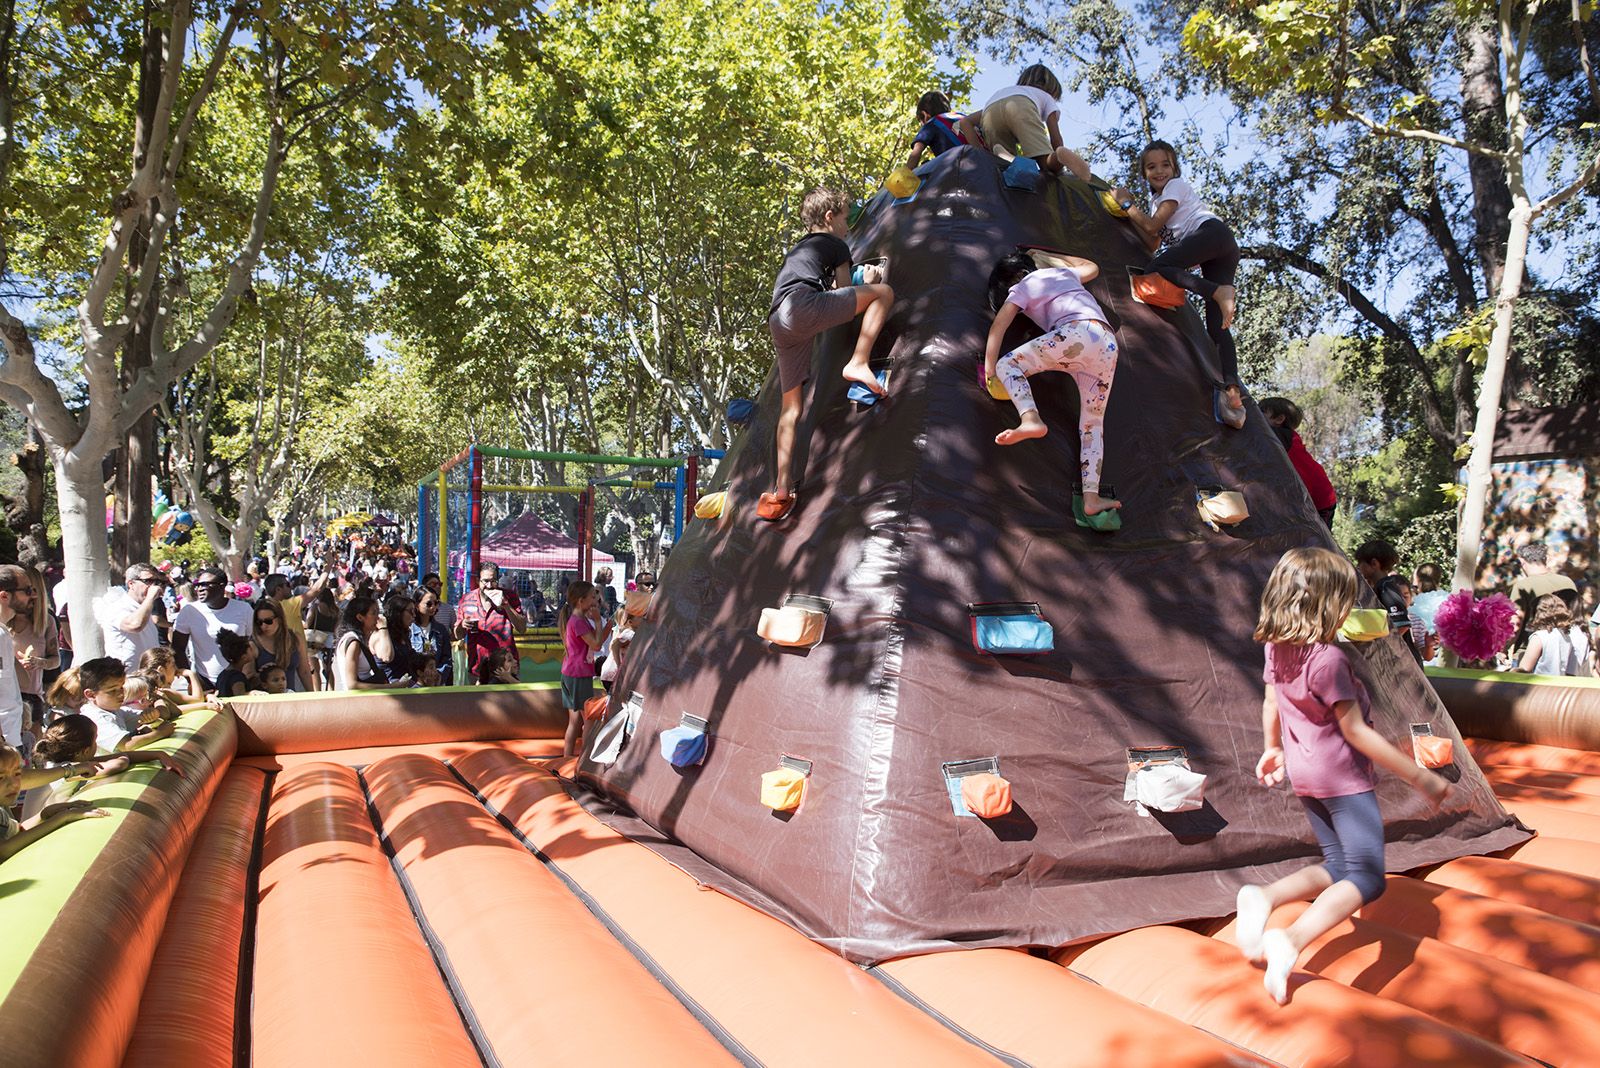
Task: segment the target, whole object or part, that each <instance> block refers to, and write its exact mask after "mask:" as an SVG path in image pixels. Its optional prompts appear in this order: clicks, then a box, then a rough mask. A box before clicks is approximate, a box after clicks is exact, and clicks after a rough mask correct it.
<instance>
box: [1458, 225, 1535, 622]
mask: <svg viewBox="0 0 1600 1068" xmlns="http://www.w3.org/2000/svg"><path fill="white" fill-rule="evenodd" d="M1510 223H1511V229H1510V235H1509V238H1508V240H1507V242H1506V258H1505V271H1504V272H1503V273H1502V275H1501V278H1502V284H1501V287H1500V289H1499V291H1498V292H1497V293H1496V295H1495V302H1494V333H1493V335H1491V337H1490V339H1489V357H1488V362H1487V363H1486V364H1485V365H1484V368H1483V381H1482V382H1481V383H1480V384H1479V386H1478V418H1477V422H1476V424H1475V425H1474V427H1473V431H1472V456H1471V458H1470V459H1469V460H1468V461H1467V497H1466V501H1465V503H1464V504H1463V505H1462V508H1461V521H1460V524H1459V525H1458V526H1457V528H1456V573H1455V577H1454V578H1453V579H1452V580H1451V586H1452V588H1454V589H1458V590H1470V589H1472V588H1473V586H1474V585H1475V584H1476V582H1477V577H1478V553H1479V549H1480V548H1481V543H1482V541H1483V516H1484V512H1485V510H1486V509H1487V505H1488V500H1489V482H1490V476H1491V474H1492V471H1491V467H1492V465H1493V463H1494V435H1495V429H1496V427H1497V426H1498V425H1499V422H1500V394H1501V389H1502V387H1503V386H1504V384H1505V375H1506V364H1507V363H1508V362H1509V357H1510V355H1511V317H1512V313H1513V312H1515V311H1516V307H1517V297H1518V296H1520V295H1521V293H1522V272H1523V267H1524V265H1525V264H1526V263H1527V257H1528V237H1529V235H1530V234H1531V233H1532V230H1533V212H1532V210H1531V207H1530V205H1529V204H1528V202H1527V200H1526V199H1525V198H1522V197H1518V198H1517V199H1516V201H1515V204H1514V206H1513V207H1512V209H1511V220H1510Z"/></svg>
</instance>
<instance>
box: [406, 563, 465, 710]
mask: <svg viewBox="0 0 1600 1068" xmlns="http://www.w3.org/2000/svg"><path fill="white" fill-rule="evenodd" d="M434 577H435V578H438V576H437V575H435V576H434ZM439 610H440V605H439V595H438V594H437V593H435V592H433V591H432V590H431V589H429V588H428V586H427V584H426V583H424V584H423V587H422V593H421V594H420V595H419V596H418V597H417V618H416V619H415V620H414V621H413V622H412V624H411V648H412V649H414V650H416V652H417V654H418V655H419V656H421V657H422V658H423V659H424V660H427V661H430V662H431V663H432V664H433V665H434V666H435V667H436V668H438V669H439V685H441V686H449V685H452V680H453V678H454V674H455V664H454V663H452V662H451V659H450V628H449V627H447V626H445V625H444V624H443V623H442V622H440V620H439Z"/></svg>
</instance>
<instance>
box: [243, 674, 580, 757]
mask: <svg viewBox="0 0 1600 1068" xmlns="http://www.w3.org/2000/svg"><path fill="white" fill-rule="evenodd" d="M228 706H229V707H230V708H232V709H233V711H234V714H235V715H237V716H238V719H239V755H240V756H267V755H270V754H276V753H317V752H323V751H326V750H336V749H355V748H362V747H370V746H383V745H401V746H408V745H426V744H429V743H432V742H477V741H496V740H498V739H502V738H549V737H559V736H560V735H561V732H562V731H564V730H565V729H566V726H567V714H566V712H565V710H564V709H562V707H561V689H560V687H559V686H556V685H552V684H540V683H528V684H525V685H520V686H456V687H444V688H442V689H434V690H383V691H378V692H373V693H363V694H361V695H359V696H355V695H352V694H348V693H310V694H300V693H291V694H277V695H268V694H260V695H255V696H250V697H235V698H232V699H231V700H229V701H228Z"/></svg>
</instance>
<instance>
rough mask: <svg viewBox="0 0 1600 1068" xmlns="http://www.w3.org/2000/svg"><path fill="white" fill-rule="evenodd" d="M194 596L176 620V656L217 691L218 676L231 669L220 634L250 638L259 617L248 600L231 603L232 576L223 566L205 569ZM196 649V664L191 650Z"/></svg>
mask: <svg viewBox="0 0 1600 1068" xmlns="http://www.w3.org/2000/svg"><path fill="white" fill-rule="evenodd" d="M194 595H195V597H196V598H198V600H194V601H190V602H189V603H187V604H185V605H184V606H183V607H182V608H180V609H178V618H177V619H175V620H173V621H172V655H173V656H175V657H176V658H177V660H178V666H179V667H180V668H187V667H190V666H192V667H193V668H194V670H195V671H196V672H198V673H199V675H200V681H201V682H203V683H205V685H206V689H208V690H211V689H215V688H216V684H217V683H216V680H217V676H219V675H221V674H222V669H223V668H225V667H227V666H228V661H227V660H226V659H225V658H224V657H223V655H222V649H221V648H220V647H219V646H218V645H217V634H218V632H220V631H222V630H224V629H226V630H231V631H233V632H234V633H235V634H239V635H243V636H244V637H246V638H248V637H250V635H251V632H252V630H253V627H254V623H255V615H254V613H253V612H252V610H251V608H250V605H249V604H248V603H247V602H245V601H238V600H230V599H229V597H228V576H227V575H226V574H224V573H223V570H222V569H221V568H220V567H203V568H201V569H200V571H199V573H198V574H196V575H195V577H194ZM191 644H192V645H193V646H194V657H193V663H192V665H191V663H190V656H189V647H190V645H191Z"/></svg>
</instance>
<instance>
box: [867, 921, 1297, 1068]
mask: <svg viewBox="0 0 1600 1068" xmlns="http://www.w3.org/2000/svg"><path fill="white" fill-rule="evenodd" d="M872 971H873V972H875V973H877V974H879V975H882V976H888V977H889V978H890V979H892V980H893V981H894V982H895V983H897V984H899V985H900V986H901V987H903V988H904V989H905V990H906V991H907V992H909V993H910V994H912V995H914V996H915V997H916V998H917V1000H919V1001H921V1002H922V1003H923V1004H925V1005H927V1006H928V1007H929V1008H930V1009H932V1010H933V1011H935V1012H937V1013H939V1014H940V1015H942V1016H944V1017H946V1018H948V1019H949V1020H950V1021H951V1022H952V1023H954V1024H956V1025H957V1026H959V1027H961V1028H962V1029H964V1030H965V1031H967V1032H969V1033H970V1034H972V1035H973V1036H975V1037H977V1038H980V1039H982V1040H983V1041H985V1042H987V1043H989V1044H990V1045H991V1046H994V1047H995V1048H997V1049H1000V1050H1003V1051H1005V1052H1006V1053H1009V1054H1011V1055H1012V1056H1014V1057H1017V1058H1018V1059H1020V1060H1023V1061H1026V1062H1027V1063H1028V1064H1031V1065H1035V1066H1037V1068H1076V1066H1079V1065H1086V1064H1105V1065H1140V1064H1159V1065H1161V1066H1162V1068H1202V1066H1212V1068H1222V1066H1236V1065H1251V1064H1268V1063H1270V1062H1268V1061H1264V1060H1262V1059H1260V1058H1258V1057H1256V1056H1254V1055H1252V1054H1250V1053H1248V1052H1246V1051H1244V1050H1242V1049H1239V1048H1238V1047H1237V1046H1231V1045H1229V1044H1228V1043H1226V1042H1224V1041H1222V1040H1221V1039H1219V1038H1214V1037H1212V1036H1211V1035H1206V1034H1202V1033H1201V1032H1199V1031H1196V1030H1195V1029H1194V1028H1192V1027H1187V1026H1185V1025H1184V1024H1181V1023H1179V1022H1178V1021H1177V1020H1174V1019H1173V1018H1172V1017H1170V1016H1164V1015H1162V1014H1161V1013H1159V1012H1156V1011H1155V1010H1154V1009H1147V1008H1145V1007H1144V1006H1143V1005H1139V1004H1136V1003H1134V1002H1132V1001H1129V1000H1128V999H1127V998H1125V997H1123V996H1122V995H1120V994H1116V993H1113V992H1112V991H1110V990H1105V989H1102V988H1101V987H1098V986H1095V985H1094V984H1093V983H1091V982H1089V981H1087V980H1085V979H1083V978H1081V977H1079V976H1076V975H1073V974H1072V973H1071V972H1069V971H1067V970H1066V969H1065V968H1060V967H1057V966H1056V965H1054V964H1052V963H1050V962H1049V961H1047V960H1042V959H1040V958H1039V957H1033V956H1029V955H1028V954H1027V953H1024V952H1021V951H1020V950H1015V949H969V950H965V951H962V952H958V953H929V954H926V955H924V956H920V957H905V958H902V959H901V960H892V961H887V962H885V963H883V964H880V965H878V966H877V967H875V968H873V969H872Z"/></svg>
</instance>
